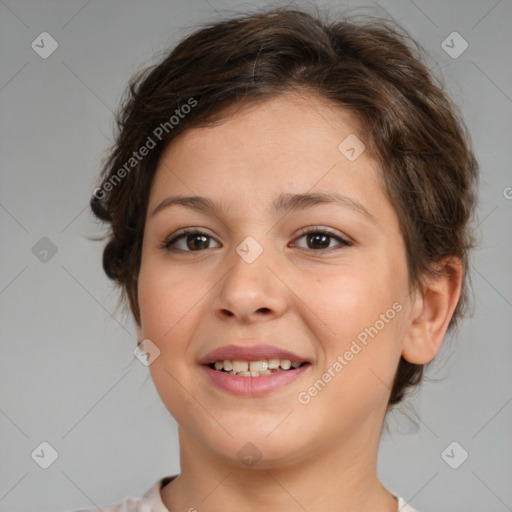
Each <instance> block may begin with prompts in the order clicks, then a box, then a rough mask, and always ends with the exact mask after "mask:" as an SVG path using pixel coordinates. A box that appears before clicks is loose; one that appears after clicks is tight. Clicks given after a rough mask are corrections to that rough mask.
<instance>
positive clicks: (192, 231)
mask: <svg viewBox="0 0 512 512" xmlns="http://www.w3.org/2000/svg"><path fill="white" fill-rule="evenodd" d="M311 233H321V234H325V235H328V236H330V237H332V238H334V239H337V240H338V242H339V245H338V247H340V246H341V247H343V246H351V245H354V242H353V241H352V240H350V238H348V237H346V236H344V235H342V234H340V233H338V232H337V231H334V230H332V229H331V228H328V227H325V226H305V227H302V228H300V229H299V231H298V232H297V233H296V235H295V236H294V239H293V241H295V240H297V239H299V238H302V236H304V235H308V234H311ZM187 235H204V236H206V237H208V238H211V239H212V240H215V241H216V242H217V243H220V242H218V241H217V239H216V238H215V237H214V236H212V235H211V234H210V233H209V232H208V231H207V230H205V229H203V228H199V227H193V226H192V227H187V228H183V229H179V230H178V231H176V232H174V233H172V234H171V235H170V236H168V237H166V238H165V239H164V240H163V242H162V244H161V248H162V249H166V250H168V251H176V252H203V251H184V250H182V249H176V248H175V247H172V244H173V243H175V242H176V241H177V240H178V239H179V238H182V237H184V236H187ZM213 248H214V247H209V249H213ZM215 248H216V247H215ZM334 249H336V247H330V248H327V249H318V250H313V249H310V250H311V251H313V252H326V251H332V250H334ZM205 250H206V249H205Z"/></svg>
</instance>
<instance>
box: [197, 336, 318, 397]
mask: <svg viewBox="0 0 512 512" xmlns="http://www.w3.org/2000/svg"><path fill="white" fill-rule="evenodd" d="M199 364H200V365H201V367H202V368H203V369H204V371H205V376H206V377H207V378H208V379H209V382H210V383H211V384H213V385H214V387H215V388H217V389H219V390H222V391H223V392H228V393H230V394H235V395H239V396H246V397H251V396H261V395H267V394H269V393H273V392H277V391H278V390H279V389H282V388H285V387H288V386H289V385H291V383H292V382H294V381H296V380H297V379H300V378H302V376H304V375H305V374H307V373H309V367H310V366H311V365H312V362H310V361H307V360H306V359H305V358H304V357H301V356H299V355H297V354H294V353H293V352H290V351H288V350H283V349H280V348H279V347H275V346H272V345H250V342H246V344H244V345H226V346H224V347H220V348H217V349H215V350H213V351H211V352H209V353H208V354H206V355H205V356H204V357H203V358H202V359H201V360H200V361H199Z"/></svg>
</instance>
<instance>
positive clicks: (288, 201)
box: [151, 192, 377, 224]
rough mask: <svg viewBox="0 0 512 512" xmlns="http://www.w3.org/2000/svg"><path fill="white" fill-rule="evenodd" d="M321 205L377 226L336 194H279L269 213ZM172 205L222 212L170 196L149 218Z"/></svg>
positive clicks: (206, 201)
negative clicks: (332, 206)
mask: <svg viewBox="0 0 512 512" xmlns="http://www.w3.org/2000/svg"><path fill="white" fill-rule="evenodd" d="M322 204H336V205H338V206H343V207H345V208H348V209H350V210H352V211H354V212H356V213H359V214H361V215H363V216H365V217H366V218H367V219H368V220H370V221H371V222H372V223H374V224H377V220H376V218H375V217H374V216H373V215H372V214H371V213H370V212H369V211H368V210H367V208H365V206H364V205H363V204H361V203H360V202H359V201H356V200H355V199H351V198H350V197H347V196H343V195H341V194H337V193H336V192H317V193H314V194H310V193H308V194H286V193H282V194H280V195H279V196H278V197H277V198H276V199H275V200H274V201H273V203H272V206H271V212H272V213H273V214H274V215H277V214H280V213H282V212H284V211H286V212H289V211H292V210H306V209H308V208H313V207H315V206H319V205H322ZM173 205H181V206H185V207H187V208H191V209H193V210H196V211H198V212H200V213H204V212H208V211H217V212H218V211H221V210H223V208H222V205H221V203H219V202H217V201H215V200H213V199H210V198H208V197H202V196H170V197H166V198H165V199H164V200H163V201H162V202H161V203H159V204H158V206H157V207H156V208H155V209H154V210H153V212H152V213H151V217H153V216H155V215H156V214H157V213H158V212H160V211H162V210H165V209H166V208H169V207H171V206H173Z"/></svg>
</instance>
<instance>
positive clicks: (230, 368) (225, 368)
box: [207, 359, 310, 377]
mask: <svg viewBox="0 0 512 512" xmlns="http://www.w3.org/2000/svg"><path fill="white" fill-rule="evenodd" d="M309 364H310V363H308V362H307V361H302V362H301V361H293V362H292V361H291V360H290V359H261V360H256V361H243V360H238V359H223V360H217V361H214V362H211V363H209V364H207V366H208V367H209V368H211V369H212V370H216V371H218V372H221V373H226V374H228V375H232V376H234V377H262V376H264V375H272V374H274V373H281V372H289V371H293V370H296V369H298V368H301V367H303V366H306V365H309Z"/></svg>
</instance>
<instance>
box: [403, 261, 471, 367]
mask: <svg viewBox="0 0 512 512" xmlns="http://www.w3.org/2000/svg"><path fill="white" fill-rule="evenodd" d="M435 270H436V273H435V274H432V275H429V276H428V277H426V278H425V279H424V286H423V288H422V289H418V290H417V291H416V292H415V295H414V299H413V300H414V302H413V307H412V312H411V317H410V319H409V325H408V328H407V333H406V336H405V339H404V345H403V347H402V357H403V358H404V359H405V360H406V361H408V362H410V363H415V364H427V363H429V362H430V361H432V360H433V359H434V357H435V356H436V355H437V353H438V352H439V350H440V348H441V345H442V343H443V340H444V337H445V335H446V331H447V330H448V325H449V324H450V320H451V318H452V315H453V312H454V311H455V308H456V307H457V304H458V302H459V298H460V293H461V287H462V277H463V273H464V269H463V266H462V262H461V260H460V259H459V258H449V259H446V260H443V261H442V262H440V263H439V264H438V265H436V268H435Z"/></svg>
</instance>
